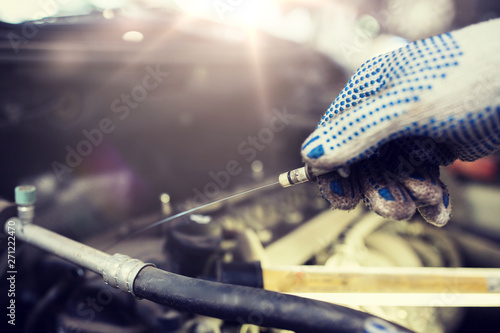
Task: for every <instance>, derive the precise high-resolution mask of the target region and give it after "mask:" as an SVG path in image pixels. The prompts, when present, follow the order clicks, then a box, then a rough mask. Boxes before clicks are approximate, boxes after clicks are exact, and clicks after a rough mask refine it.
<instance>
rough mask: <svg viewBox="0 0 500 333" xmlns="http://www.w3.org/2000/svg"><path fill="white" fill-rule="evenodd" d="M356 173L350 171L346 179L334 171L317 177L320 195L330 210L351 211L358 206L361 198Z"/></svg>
mask: <svg viewBox="0 0 500 333" xmlns="http://www.w3.org/2000/svg"><path fill="white" fill-rule="evenodd" d="M356 171H357V170H355V169H353V170H351V175H350V176H349V177H347V178H344V177H342V176H340V175H339V174H338V172H336V171H334V172H330V173H328V174H326V175H322V176H319V177H318V181H319V189H320V191H321V194H322V195H323V198H325V200H326V201H328V203H329V204H330V205H331V208H332V209H342V210H351V209H354V208H355V207H356V206H357V205H358V203H359V200H361V197H362V196H361V192H360V190H359V184H358V182H357V178H358V174H357V172H356Z"/></svg>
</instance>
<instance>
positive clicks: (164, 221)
mask: <svg viewBox="0 0 500 333" xmlns="http://www.w3.org/2000/svg"><path fill="white" fill-rule="evenodd" d="M278 184H279V182H275V183H271V184H266V185H262V186H259V187H256V188H252V189H249V190H246V191H243V192H240V193H236V194H233V195H230V196H228V197H225V198H222V199H218V200H215V201H212V202H209V203H206V204H203V205H201V206H198V207H194V208H191V209H188V210H186V211H183V212H180V213H178V214H175V215H172V216H169V217H167V218H164V219H163V220H160V221H158V222H155V223H152V224H150V225H148V226H145V227H144V228H141V229H139V230H137V231H135V232H133V233H131V234H129V235H127V236H125V237H123V238H121V239H119V240H117V241H116V242H114V243H111V244H110V245H108V246H106V247H104V248H103V249H102V251H109V250H110V249H112V248H113V247H115V246H116V245H118V244H119V243H121V242H123V241H124V240H127V239H130V238H133V237H135V236H137V235H139V234H142V233H143V232H145V231H147V230H149V229H152V228H155V227H157V226H159V225H162V224H164V223H167V222H169V221H172V220H174V219H176V218H178V217H181V216H184V215H187V214H190V213H192V212H195V211H197V210H199V209H202V208H205V207H208V206H211V205H214V204H217V203H219V202H223V201H226V200H229V199H232V198H236V197H239V196H241V195H244V194H247V193H250V192H254V191H258V190H262V189H264V188H266V187H270V186H274V185H278Z"/></svg>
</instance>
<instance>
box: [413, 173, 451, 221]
mask: <svg viewBox="0 0 500 333" xmlns="http://www.w3.org/2000/svg"><path fill="white" fill-rule="evenodd" d="M439 183H440V185H441V187H442V191H443V195H442V199H441V202H440V203H438V204H436V205H432V206H425V207H418V211H419V212H420V215H422V217H423V218H424V219H425V220H426V221H427V222H429V223H430V224H433V225H435V226H436V227H442V226H444V225H445V224H446V223H448V221H449V220H450V217H451V202H450V195H449V193H448V189H447V188H446V185H444V184H443V183H442V182H441V181H439Z"/></svg>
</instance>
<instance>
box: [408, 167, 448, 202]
mask: <svg viewBox="0 0 500 333" xmlns="http://www.w3.org/2000/svg"><path fill="white" fill-rule="evenodd" d="M413 169H414V170H412V172H409V173H401V174H400V177H401V178H400V180H399V181H400V182H401V184H402V185H403V186H404V187H405V189H406V190H407V191H408V194H409V195H410V196H411V198H412V199H413V201H414V202H415V205H416V206H417V207H422V206H432V205H437V204H438V203H440V202H441V201H442V200H443V188H442V187H441V185H440V182H439V167H438V166H437V165H430V164H424V165H422V166H420V167H419V168H415V167H414V168H413Z"/></svg>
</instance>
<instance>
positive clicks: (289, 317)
mask: <svg viewBox="0 0 500 333" xmlns="http://www.w3.org/2000/svg"><path fill="white" fill-rule="evenodd" d="M134 293H135V295H136V296H138V297H142V298H145V299H149V300H151V301H153V302H156V303H159V304H163V305H166V306H169V307H171V308H174V309H177V310H180V311H187V312H191V313H196V314H200V315H204V316H209V317H215V318H220V319H224V320H230V321H235V322H239V323H241V324H245V323H247V324H253V325H258V326H263V327H273V328H281V329H288V330H293V331H295V332H318V333H321V332H339V333H343V332H345V333H358V332H359V333H362V332H363V333H375V332H390V333H396V332H411V331H410V330H408V329H406V328H404V327H402V326H399V325H397V324H393V323H390V322H388V321H385V320H383V319H380V318H378V317H375V316H372V315H370V314H367V313H364V312H360V311H357V310H353V309H350V308H346V307H343V306H339V305H335V304H331V303H326V302H321V301H315V300H311V299H306V298H301V297H296V296H292V295H286V294H281V293H277V292H272V291H268V290H264V289H258V288H251V287H244V286H235V285H229V284H223V283H219V282H212V281H206V280H200V279H195V278H190V277H185V276H181V275H177V274H173V273H169V272H166V271H163V270H160V269H157V268H154V267H149V266H148V267H145V268H143V269H142V270H141V271H140V272H139V274H138V275H137V277H136V279H135V281H134Z"/></svg>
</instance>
